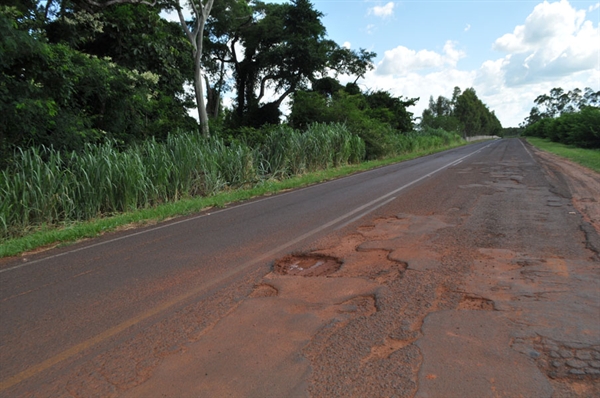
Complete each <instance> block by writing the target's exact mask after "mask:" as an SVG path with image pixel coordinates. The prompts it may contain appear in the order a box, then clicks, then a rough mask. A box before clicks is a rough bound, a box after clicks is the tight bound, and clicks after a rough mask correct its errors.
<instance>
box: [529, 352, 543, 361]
mask: <svg viewBox="0 0 600 398" xmlns="http://www.w3.org/2000/svg"><path fill="white" fill-rule="evenodd" d="M529 356H530V357H531V358H534V359H536V358H539V357H540V353H539V352H537V351H535V350H531V351H529Z"/></svg>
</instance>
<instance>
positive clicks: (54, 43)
mask: <svg viewBox="0 0 600 398" xmlns="http://www.w3.org/2000/svg"><path fill="white" fill-rule="evenodd" d="M125 2H126V1H125ZM12 3H13V7H7V6H0V51H1V53H2V57H1V60H0V68H1V75H0V112H1V114H2V115H3V121H4V123H2V125H0V129H1V130H0V133H1V134H0V151H1V153H0V154H1V155H3V158H7V157H8V156H9V154H11V153H12V152H14V150H15V149H17V148H21V149H23V148H28V147H39V146H41V145H43V146H52V147H54V148H56V149H60V150H67V151H72V150H75V151H80V150H82V148H83V147H84V146H85V144H87V143H93V144H99V143H102V142H104V141H106V140H111V141H114V142H117V143H118V144H119V145H120V147H121V148H126V147H127V146H129V145H131V144H133V143H137V142H141V141H143V140H145V139H148V138H150V137H153V138H155V139H156V140H158V141H164V140H165V139H166V137H167V136H168V135H169V134H174V133H176V132H177V131H184V132H190V131H194V130H196V131H197V130H199V129H200V127H202V132H203V134H204V135H205V136H207V135H208V130H205V129H204V126H199V125H198V122H197V121H195V120H194V118H192V117H190V116H189V112H190V110H191V109H193V108H195V107H196V106H197V105H198V104H199V102H202V106H198V108H202V109H204V111H205V112H206V116H207V117H208V119H209V120H208V124H209V125H210V134H211V135H212V136H222V137H236V136H238V135H240V134H241V133H240V132H243V133H245V132H247V129H248V128H250V129H261V128H262V127H263V126H265V125H277V124H280V123H281V121H282V119H283V116H282V113H281V109H280V108H281V106H282V104H283V103H284V102H286V101H288V102H290V105H291V106H293V107H294V108H295V109H296V112H297V113H298V112H299V113H302V112H303V111H302V109H301V104H295V103H294V98H296V94H297V93H298V92H301V91H319V92H322V90H323V87H325V86H328V85H331V84H330V83H332V82H331V80H333V81H334V83H332V84H333V85H334V86H335V85H336V84H337V86H336V87H337V88H338V89H342V88H343V87H341V85H340V84H339V83H338V82H337V81H336V80H335V79H334V78H335V76H337V75H338V74H345V75H350V76H353V77H354V78H355V81H354V83H356V80H358V79H359V78H360V77H361V76H363V75H364V73H366V71H367V70H369V69H372V67H373V65H372V63H371V60H372V59H373V57H375V54H374V53H371V52H368V51H366V50H363V49H359V50H358V51H355V50H349V49H346V48H344V47H341V46H339V45H338V44H336V43H335V42H333V41H331V40H329V39H327V37H326V29H325V27H324V26H323V24H322V21H321V18H322V14H321V13H320V12H319V11H317V10H315V9H314V7H313V5H312V4H311V3H310V2H309V1H307V0H292V1H291V2H290V3H281V4H273V3H262V2H260V1H257V2H247V1H245V0H221V1H218V2H216V4H215V5H214V7H212V10H210V11H211V12H210V17H209V18H208V19H207V20H206V23H205V25H203V29H202V31H201V33H202V34H201V35H196V33H198V32H197V31H194V26H196V24H197V21H196V20H194V19H192V20H190V21H184V22H183V23H175V22H169V21H166V20H164V19H162V18H161V17H160V15H159V14H160V12H161V11H163V10H173V9H181V6H180V5H179V3H178V2H173V3H159V4H158V5H156V6H154V7H151V6H147V5H142V4H116V5H110V6H103V4H102V3H98V2H94V1H84V0H74V1H61V2H57V1H52V0H49V1H36V0H16V1H14V2H12ZM132 3H134V2H133V1H132ZM197 3H198V4H196V5H197V7H196V9H198V7H200V5H201V4H206V2H197ZM104 4H106V3H104ZM203 7H204V6H203ZM191 10H194V9H193V8H192V9H191ZM188 33H192V36H189V35H188ZM190 37H196V38H197V37H203V40H201V41H200V42H193V41H192V39H191V38H190ZM199 45H201V46H202V48H203V51H202V53H201V56H200V57H199V60H196V59H195V57H194V55H195V54H196V49H197V48H198V46H199ZM240 52H241V53H240ZM196 61H198V62H196ZM198 65H200V66H201V70H199V69H198ZM200 72H201V73H200ZM327 76H334V78H331V77H327ZM186 87H195V88H196V92H194V93H192V92H190V91H191V90H189V89H188V90H186ZM198 87H200V89H201V91H200V92H198V91H197V90H198ZM353 90H354V91H353V92H352V94H351V95H356V96H358V97H360V96H361V95H363V93H361V92H360V90H358V86H357V85H356V84H354V85H353ZM329 92H330V93H331V94H335V93H334V92H333V91H331V89H329ZM227 93H230V95H231V96H232V97H233V98H234V102H233V105H232V106H231V107H230V108H225V107H224V106H223V98H224V95H225V94H227ZM382 95H383V96H386V97H387V98H386V99H387V100H390V101H387V102H380V103H376V102H373V101H371V102H370V105H369V107H370V108H371V109H375V108H377V109H378V111H374V112H371V113H370V114H368V115H366V114H365V115H363V116H365V117H366V118H367V119H369V120H367V121H366V122H365V123H362V124H368V123H370V122H371V119H373V120H377V121H381V122H382V123H387V122H388V119H389V114H390V113H394V112H396V111H398V110H400V112H401V113H402V114H403V115H404V116H405V118H406V119H407V122H404V123H395V124H394V123H392V124H390V127H391V130H390V131H392V130H393V133H394V134H396V133H406V132H409V131H411V130H412V127H413V126H412V119H411V116H412V114H410V113H408V112H407V111H406V107H407V106H410V105H412V104H413V103H414V102H410V101H409V102H407V103H405V102H406V101H404V100H401V99H399V98H394V97H393V96H391V95H390V94H389V93H383V94H382ZM368 97H373V96H372V95H369V96H368ZM204 98H206V103H204ZM267 98H268V99H267ZM199 99H202V101H199ZM353 100H354V101H356V102H360V101H363V102H364V101H366V99H361V98H357V99H353ZM402 104H405V105H402ZM388 105H389V106H391V108H388ZM399 105H400V106H404V108H402V109H400V108H399ZM358 106H361V107H362V105H361V104H359V105H358ZM351 108H352V107H351ZM361 109H362V108H361ZM352 111H354V109H353V108H352V109H350V110H349V112H352ZM304 113H307V112H304ZM380 116H381V117H380ZM353 118H354V115H344V114H342V115H341V116H339V117H337V118H336V120H335V121H345V120H346V119H353ZM325 119H331V118H321V120H325ZM392 119H393V118H392ZM314 121H320V120H314ZM304 124H306V123H304V122H299V123H295V124H294V123H292V125H293V126H299V125H304ZM351 124H352V123H351ZM354 124H356V125H358V124H359V123H354ZM398 127H399V128H401V130H397V128H398ZM352 128H353V127H352V126H351V129H352ZM359 130H360V131H356V133H357V134H359V135H361V136H363V137H364V138H366V140H367V141H368V142H378V141H379V138H380V137H379V136H375V137H373V138H369V137H368V135H369V133H368V132H366V131H365V129H364V128H363V129H359ZM241 135H244V134H241ZM255 135H256V134H255ZM370 149H371V145H369V147H368V152H367V156H370V157H375V156H379V153H376V152H377V151H379V148H374V147H373V149H374V150H375V152H371V150H370Z"/></svg>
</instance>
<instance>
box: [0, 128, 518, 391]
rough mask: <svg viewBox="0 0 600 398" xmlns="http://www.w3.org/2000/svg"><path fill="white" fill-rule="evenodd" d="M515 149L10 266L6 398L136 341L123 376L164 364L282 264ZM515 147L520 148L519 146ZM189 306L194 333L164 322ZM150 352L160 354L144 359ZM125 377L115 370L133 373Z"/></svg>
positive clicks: (201, 217) (3, 282)
mask: <svg viewBox="0 0 600 398" xmlns="http://www.w3.org/2000/svg"><path fill="white" fill-rule="evenodd" d="M507 145H508V144H507V142H506V141H505V140H498V141H492V142H483V143H477V144H473V145H469V146H466V147H461V148H457V149H454V150H450V151H446V152H443V153H439V154H435V155H431V156H427V157H423V158H419V159H415V160H412V161H408V162H404V163H400V164H395V165H391V166H387V167H382V168H379V169H376V170H372V171H369V172H364V173H360V174H356V175H353V176H349V177H346V178H342V179H338V180H335V181H331V182H327V183H324V184H319V185H315V186H311V187H308V188H303V189H299V190H294V191H290V192H287V193H283V194H279V195H275V196H271V197H264V198H259V199H256V200H252V201H248V202H245V203H241V204H236V205H231V206H229V207H226V208H224V209H211V210H207V211H204V212H202V213H200V214H198V215H195V216H192V217H188V218H181V219H175V220H171V221H168V222H165V223H161V224H159V225H156V226H152V227H147V228H143V229H135V230H129V231H121V232H116V233H111V234H107V235H106V236H103V237H101V238H98V239H94V240H89V241H85V242H81V243H78V244H76V245H73V246H68V247H65V248H59V249H54V250H50V251H47V252H43V253H39V254H31V255H27V256H25V257H18V258H11V259H8V260H6V259H5V260H2V261H1V262H0V320H1V322H0V396H12V395H15V394H16V395H21V394H24V395H29V393H31V394H33V395H36V392H37V393H39V394H40V395H41V396H43V395H47V394H50V395H52V394H53V393H52V391H53V392H54V393H56V394H60V395H62V393H60V391H63V392H64V390H61V389H63V388H66V389H67V390H68V389H69V387H68V383H67V382H65V383H67V384H60V383H58V384H57V383H56V382H55V381H56V380H59V379H60V378H61V377H62V376H63V375H66V374H69V372H73V371H74V369H79V368H80V367H81V366H84V367H85V366H86V364H87V363H94V364H96V365H94V366H100V367H101V363H102V361H104V360H105V357H106V355H108V354H106V353H108V352H114V351H115V349H118V347H119V345H120V344H122V343H123V342H128V341H130V340H131V339H133V338H134V337H135V336H138V338H139V336H140V335H141V336H145V337H143V338H147V339H149V340H148V341H147V342H146V343H143V344H142V343H140V344H141V345H142V346H143V347H142V348H139V350H138V351H135V352H134V353H127V352H122V353H121V354H122V355H123V363H124V365H123V366H124V369H125V368H126V367H127V366H128V365H127V364H128V363H129V362H127V361H131V358H132V357H136V358H137V357H140V356H141V357H144V355H146V356H148V358H150V357H152V355H154V354H156V350H157V348H156V344H157V343H156V342H160V341H162V340H161V339H164V347H161V348H160V349H158V350H159V351H160V350H162V351H160V352H159V355H158V356H159V357H160V356H161V355H168V354H169V353H170V352H171V351H173V350H175V351H176V350H178V348H177V347H179V346H180V345H181V344H183V343H185V342H187V341H188V339H189V338H190V336H191V335H194V334H195V333H196V334H197V333H202V330H203V328H204V327H206V326H208V325H210V324H211V322H213V321H214V320H216V319H219V317H221V316H223V314H225V313H227V311H228V310H229V309H231V308H234V307H235V305H236V302H237V301H239V299H240V298H243V297H244V296H245V295H246V294H247V293H248V291H249V290H248V289H250V287H251V286H252V283H253V281H254V280H256V278H260V277H261V276H262V275H263V274H264V273H265V272H266V271H267V270H268V267H269V263H270V261H272V260H273V259H274V258H276V257H278V256H281V255H282V254H285V253H290V252H293V251H295V250H300V249H302V248H304V247H307V246H309V245H310V244H311V242H314V241H316V240H317V239H319V238H322V237H324V236H326V235H328V234H331V233H332V232H335V231H338V230H340V229H344V228H352V227H355V226H356V225H358V224H357V223H358V222H360V221H362V220H363V219H364V218H365V217H369V216H370V215H372V214H374V213H373V212H374V211H376V210H377V209H380V208H383V206H386V205H387V204H388V203H390V202H391V201H393V200H395V199H398V198H401V196H402V195H403V194H404V193H405V192H407V191H409V190H410V189H412V188H414V187H416V186H419V184H422V183H423V182H424V181H427V180H428V179H430V178H434V177H436V176H437V175H438V174H440V173H443V172H444V170H446V169H448V168H451V167H454V166H456V165H458V164H460V163H461V162H464V161H475V159H478V158H485V157H486V156H488V154H489V153H490V152H491V151H498V150H502V149H501V148H504V150H506V149H505V147H506V146H507ZM513 145H517V147H520V146H519V145H518V144H517V141H516V140H515V143H514V144H513ZM232 287H235V289H234V290H231V289H232ZM236 289H237V290H236ZM232 291H233V293H232ZM190 306H195V307H193V308H196V309H197V313H195V316H196V317H197V319H198V321H197V322H195V325H196V326H189V327H188V328H187V329H185V328H184V329H185V330H167V329H168V326H167V325H168V322H167V321H168V319H169V318H170V317H174V316H175V317H184V316H186V315H185V314H186V312H185V311H187V309H189V308H191V307H190ZM198 314H201V315H198ZM163 324H164V325H165V326H161V325H163ZM161 328H163V329H161ZM164 328H167V329H164ZM194 328H196V329H194ZM155 329H156V330H155ZM143 338H142V341H143ZM150 342H152V344H154V348H152V347H150V346H152V344H151V343H150ZM159 345H160V344H159ZM148 347H150V348H148ZM144 349H146V350H152V349H154V350H155V352H154V353H149V354H148V353H146V354H144V353H143V352H142V351H143V350H144ZM111 350H112V351H111ZM150 354H152V355H150ZM111 355H118V352H117V354H111ZM154 357H156V355H154ZM148 361H150V362H148V363H147V364H145V365H139V363H138V364H137V365H135V364H134V365H135V366H138V367H140V366H141V367H142V368H143V367H144V366H147V367H149V368H152V367H153V366H155V363H154V362H152V361H155V359H149V360H148ZM98 363H100V365H98ZM90 366H91V365H90ZM135 366H134V368H135ZM124 369H121V370H119V372H125V373H127V372H128V371H131V370H124ZM106 371H107V372H110V371H111V370H109V369H107V370H106ZM140 372H141V371H140ZM138 373H139V372H138ZM142 373H143V372H142ZM134 376H135V375H134ZM134 376H132V377H134ZM115 377H117V376H115ZM135 377H137V376H135ZM135 377H134V379H135ZM139 377H143V375H142V376H139ZM48 389H50V390H48ZM52 389H58V390H52ZM41 391H43V392H44V393H40V392H41ZM106 393H107V394H108V395H110V394H112V393H115V391H112V393H111V392H110V391H107V392H106Z"/></svg>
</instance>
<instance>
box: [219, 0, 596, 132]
mask: <svg viewBox="0 0 600 398" xmlns="http://www.w3.org/2000/svg"><path fill="white" fill-rule="evenodd" d="M217 1H218V0H217ZM267 1H269V2H277V3H281V2H283V0H267ZM312 3H313V5H314V8H315V9H316V10H318V11H320V12H322V13H323V14H324V16H323V18H322V22H323V25H324V26H325V27H326V28H327V33H328V38H329V39H332V40H334V41H335V42H337V43H338V44H339V45H343V46H346V47H348V48H351V49H354V50H358V49H359V48H364V49H367V50H369V51H373V52H375V53H377V56H376V57H375V59H374V64H375V65H374V66H375V68H374V70H372V71H370V72H369V73H367V74H366V75H365V77H364V78H363V79H360V80H359V81H358V82H357V83H358V84H359V85H360V86H361V88H362V89H363V91H364V90H386V91H389V92H390V93H391V94H393V95H395V96H403V97H405V98H414V97H419V98H420V100H419V101H418V102H417V104H416V106H414V107H411V108H409V111H411V112H413V113H414V115H415V116H420V115H421V113H422V111H423V109H425V108H426V107H427V106H428V103H429V97H430V96H433V97H434V98H437V97H438V96H440V95H443V96H444V97H447V98H450V97H451V96H452V91H453V89H454V87H456V86H458V87H460V88H461V89H462V90H464V89H466V88H469V87H473V88H474V89H475V91H476V92H477V96H478V97H479V98H480V99H481V100H482V101H483V102H484V103H485V104H486V105H487V106H488V107H489V109H490V110H492V111H494V112H495V114H496V116H497V117H498V119H499V120H500V122H501V123H502V125H503V126H504V127H517V126H518V125H519V124H520V123H521V122H523V120H524V119H525V117H527V115H528V114H529V111H530V110H531V108H532V107H533V106H534V103H533V101H534V99H535V98H536V97H537V96H538V95H541V94H546V93H549V91H550V90H551V89H552V88H554V87H562V88H563V89H565V91H568V90H572V89H574V88H580V89H582V90H583V89H584V88H585V87H591V88H592V89H593V90H594V91H598V90H600V28H599V21H600V2H598V0H596V1H583V0H582V1H577V0H571V1H568V0H560V1H528V0H491V1H487V0H479V1H472V0H471V1H469V0H462V1H459V0H449V1H445V0H407V1H385V0H383V1H374V0H312ZM340 80H341V81H342V82H344V83H345V82H347V81H353V80H354V78H353V77H341V78H340Z"/></svg>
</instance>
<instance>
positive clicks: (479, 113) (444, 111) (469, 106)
mask: <svg viewBox="0 0 600 398" xmlns="http://www.w3.org/2000/svg"><path fill="white" fill-rule="evenodd" d="M420 125H421V128H433V129H443V130H446V131H455V132H459V133H461V134H462V135H463V136H464V137H472V136H475V135H500V134H501V132H502V125H501V124H500V121H499V120H498V118H497V117H496V115H495V114H494V112H493V111H491V112H490V110H489V109H488V108H487V106H486V105H485V104H484V103H483V102H482V101H481V100H480V99H479V98H478V97H477V94H476V93H475V90H474V89H473V88H468V89H466V90H465V91H464V92H462V93H461V90H460V88H459V87H455V88H454V92H453V94H452V99H451V100H449V99H447V98H446V97H443V96H439V97H438V98H437V100H435V101H434V99H433V97H430V98H429V107H428V108H427V109H425V110H423V115H422V116H421V123H420Z"/></svg>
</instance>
